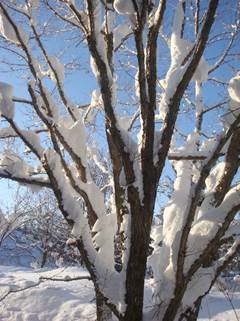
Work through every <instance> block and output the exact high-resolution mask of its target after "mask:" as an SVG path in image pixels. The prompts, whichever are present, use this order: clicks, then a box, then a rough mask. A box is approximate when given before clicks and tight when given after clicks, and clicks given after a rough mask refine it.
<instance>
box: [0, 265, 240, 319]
mask: <svg viewBox="0 0 240 321" xmlns="http://www.w3.org/2000/svg"><path fill="white" fill-rule="evenodd" d="M80 276H87V273H86V272H85V271H84V270H82V269H80V268H77V267H68V268H59V269H54V270H49V269H41V270H40V269H39V270H32V269H29V268H23V267H10V266H0V320H1V321H66V320H68V321H94V320H95V306H94V293H93V286H92V283H91V281H88V280H76V281H70V282H68V281H67V280H68V279H69V278H75V277H80ZM41 277H51V278H54V279H56V278H57V279H59V278H63V279H65V281H52V280H45V279H41ZM39 279H40V280H41V282H40V284H38V285H37V286H35V284H37V283H39ZM24 288H27V289H26V290H23V291H20V290H21V289H24ZM12 291H13V292H12ZM5 296H6V297H5ZM4 297H5V298H4ZM3 298H4V299H3ZM230 299H231V300H229V298H228V297H226V295H224V294H223V293H221V292H219V291H218V290H216V289H215V290H213V291H212V292H211V294H210V295H208V296H207V298H206V299H205V300H204V302H203V306H202V308H201V312H200V316H199V321H209V320H211V321H237V320H239V319H240V292H236V291H234V292H233V293H230ZM146 300H147V302H146V304H149V303H150V289H148V290H147V292H146ZM233 306H234V308H235V311H234V310H233Z"/></svg>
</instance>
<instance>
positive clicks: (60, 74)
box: [49, 56, 64, 84]
mask: <svg viewBox="0 0 240 321" xmlns="http://www.w3.org/2000/svg"><path fill="white" fill-rule="evenodd" d="M49 62H50V64H51V68H50V70H49V75H50V78H51V79H52V80H54V81H56V77H55V73H56V75H57V78H58V80H59V82H60V84H63V82H64V65H63V64H62V63H61V62H60V60H59V59H58V58H57V57H56V56H52V57H49Z"/></svg>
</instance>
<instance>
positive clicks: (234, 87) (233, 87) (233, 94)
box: [228, 75, 240, 103]
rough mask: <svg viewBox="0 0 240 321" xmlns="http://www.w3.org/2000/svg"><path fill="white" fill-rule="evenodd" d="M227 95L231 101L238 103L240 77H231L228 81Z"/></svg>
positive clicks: (239, 98)
mask: <svg viewBox="0 0 240 321" xmlns="http://www.w3.org/2000/svg"><path fill="white" fill-rule="evenodd" d="M228 93H229V96H230V98H231V99H232V100H234V101H236V102H238V103H240V75H237V76H236V77H233V78H232V79H231V80H230V81H229V85H228Z"/></svg>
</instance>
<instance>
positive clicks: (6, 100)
mask: <svg viewBox="0 0 240 321" xmlns="http://www.w3.org/2000/svg"><path fill="white" fill-rule="evenodd" d="M12 96H13V87H12V86H11V85H9V84H7V83H4V82H0V114H2V115H3V116H6V117H7V118H10V119H11V118H13V117H14V102H13V100H12Z"/></svg>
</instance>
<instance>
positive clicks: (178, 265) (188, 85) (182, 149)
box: [0, 0, 240, 321]
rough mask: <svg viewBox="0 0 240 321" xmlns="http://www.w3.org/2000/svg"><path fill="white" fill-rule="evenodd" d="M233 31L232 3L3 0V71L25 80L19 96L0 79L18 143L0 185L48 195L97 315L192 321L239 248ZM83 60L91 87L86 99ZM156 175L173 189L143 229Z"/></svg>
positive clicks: (4, 158)
mask: <svg viewBox="0 0 240 321" xmlns="http://www.w3.org/2000/svg"><path fill="white" fill-rule="evenodd" d="M239 23H240V22H239V8H238V4H237V1H236V2H234V1H233V2H229V1H221V2H220V1H218V0H208V1H203V2H202V1H199V0H196V1H195V3H194V4H193V1H188V0H186V1H184V0H179V1H177V0H174V1H171V3H170V2H168V1H166V0H159V1H157V0H156V1H149V0H142V1H140V0H129V1H126V0H115V1H108V0H106V1H105V0H101V1H98V0H86V1H84V0H82V1H80V0H79V1H78V0H75V1H74V0H59V1H57V0H55V1H54V0H42V1H34V0H25V1H23V0H15V1H10V0H2V1H0V32H1V35H2V40H1V41H2V42H1V52H2V53H3V59H2V67H1V68H3V69H4V68H5V71H6V70H9V69H10V70H12V69H14V70H15V71H14V72H13V74H14V75H16V73H18V72H19V73H18V74H19V75H20V74H21V75H22V82H21V84H22V86H23V85H24V84H26V95H24V97H20V98H19V97H16V96H15V95H13V93H14V90H16V89H17V88H15V89H14V88H13V86H12V85H10V84H8V83H6V82H5V81H4V82H1V83H0V94H1V100H0V109H1V116H2V120H3V123H2V124H3V125H2V128H1V132H0V134H1V137H2V138H3V139H6V140H7V139H9V137H17V138H16V139H17V140H18V141H19V140H20V141H22V143H23V145H25V147H26V148H27V151H26V150H25V149H23V148H21V146H18V145H17V146H16V145H13V146H15V147H16V148H10V147H9V145H6V148H4V149H3V151H2V154H1V159H0V176H1V177H2V178H6V179H11V180H14V181H17V182H19V183H20V184H24V185H29V186H32V187H34V188H35V187H40V188H41V187H47V188H50V189H52V190H53V192H54V194H55V197H56V199H57V202H58V205H59V208H60V210H61V212H62V214H63V215H64V217H65V218H66V220H67V222H68V223H69V225H70V226H71V227H72V232H71V233H72V236H71V238H70V240H69V242H74V243H75V244H76V246H77V248H78V249H79V251H80V253H81V257H82V258H83V260H84V263H85V266H86V267H87V269H88V271H89V273H90V275H91V278H92V281H93V283H94V287H95V291H96V303H97V318H98V320H111V318H112V314H114V315H115V317H116V318H117V319H118V320H121V321H141V320H142V319H143V318H145V320H159V321H173V320H175V321H180V320H196V318H197V314H198V311H199V308H200V304H201V300H202V298H203V297H204V296H205V295H206V293H207V292H208V291H209V290H210V288H211V287H212V285H213V283H214V282H215V280H216V278H217V277H218V275H219V274H220V273H221V271H222V270H223V269H224V268H225V266H226V265H227V264H228V263H229V262H230V261H231V259H232V258H233V257H234V254H235V253H236V251H237V249H238V248H239V237H238V234H236V233H235V232H234V231H233V230H231V228H230V226H231V221H232V220H233V219H234V217H235V215H236V213H237V212H238V210H239V209H240V197H239V196H240V194H239V183H238V179H237V178H238V166H239V153H240V140H239V127H238V125H239V122H240V114H239V112H238V108H239V103H240V76H239V75H238V74H236V69H237V62H236V61H237V60H235V58H237V57H239V52H238V51H237V50H239V48H237V47H235V44H236V43H237V41H239V38H238V33H239ZM212 26H213V27H212ZM205 48H206V50H205ZM203 53H204V56H203ZM86 60H87V61H89V65H90V67H91V71H92V74H93V75H94V76H95V80H96V82H94V81H93V80H91V82H90V83H91V86H92V87H94V86H95V87H96V88H91V90H92V93H91V99H90V102H89V103H87V104H82V103H80V101H81V93H83V91H84V92H85V91H87V90H88V88H89V87H91V86H90V85H89V86H88V85H87V84H86V82H87V77H88V76H87V74H86V73H85V75H84V67H83V61H85V65H86ZM79 61H80V62H81V63H80V62H79ZM79 65H80V70H79ZM238 67H239V66H238ZM77 72H79V74H80V76H79V78H76V74H77ZM71 77H72V78H71ZM84 77H85V78H84ZM71 79H72V80H71ZM76 79H79V81H80V82H79V83H78V82H77V80H76ZM88 79H89V78H88ZM17 81H18V83H19V82H20V80H19V79H18V80H17ZM69 83H70V84H71V85H70V86H69ZM227 84H228V91H227V88H226V87H227ZM214 85H216V86H214ZM81 87H82V88H83V89H82V91H81ZM89 96H90V95H89ZM70 97H72V98H70ZM15 104H16V105H17V108H15V107H14V105H15ZM20 106H26V109H27V110H28V114H27V116H26V111H24V110H23V113H22V115H25V117H24V119H23V117H22V118H21V117H20V114H21V111H22V109H20ZM21 108H22V107H21ZM15 109H16V111H15ZM29 109H31V113H29ZM218 114H222V117H221V118H219V117H217V115H218ZM207 122H208V123H207ZM209 122H210V126H209ZM94 141H95V142H94ZM100 155H103V156H101V157H100ZM108 155H109V158H110V165H109V162H108V161H106V160H105V158H107V157H108ZM104 157H105V158H104ZM93 164H94V165H93ZM169 164H171V166H172V168H173V171H172V170H171V169H170V166H169ZM94 166H95V168H98V173H99V174H101V175H102V176H101V177H104V179H103V180H102V179H99V175H97V177H98V178H97V177H96V176H95V175H93V173H92V170H91V168H94ZM95 172H96V171H95ZM164 175H168V176H170V177H171V179H173V180H174V184H173V191H172V193H171V199H170V201H169V202H168V204H167V206H166V208H165V210H164V211H163V217H162V219H161V220H160V221H162V224H159V225H158V226H154V228H152V219H153V216H154V213H155V204H156V202H157V201H159V193H161V187H162V185H161V184H162V179H163V177H164ZM106 178H107V180H108V182H107V184H106V185H104V186H103V184H102V182H105V181H106ZM163 188H165V186H163ZM86 213H87V214H86ZM151 240H152V244H151V245H152V247H153V252H152V254H151V256H150V258H149V260H148V261H149V265H151V268H152V270H153V280H152V290H153V301H152V305H151V306H148V308H147V309H145V310H144V309H143V297H144V278H145V271H146V265H147V257H148V253H149V244H150V241H151ZM229 240H231V241H229ZM223 244H228V249H227V251H226V252H225V254H224V256H222V257H220V258H219V256H217V255H216V253H218V249H219V248H220V247H221V246H222V245H223ZM116 249H117V250H116ZM116 253H117V256H118V262H117V263H118V269H117V270H116ZM119 260H120V262H119ZM119 265H120V268H119ZM143 310H144V316H143Z"/></svg>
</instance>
